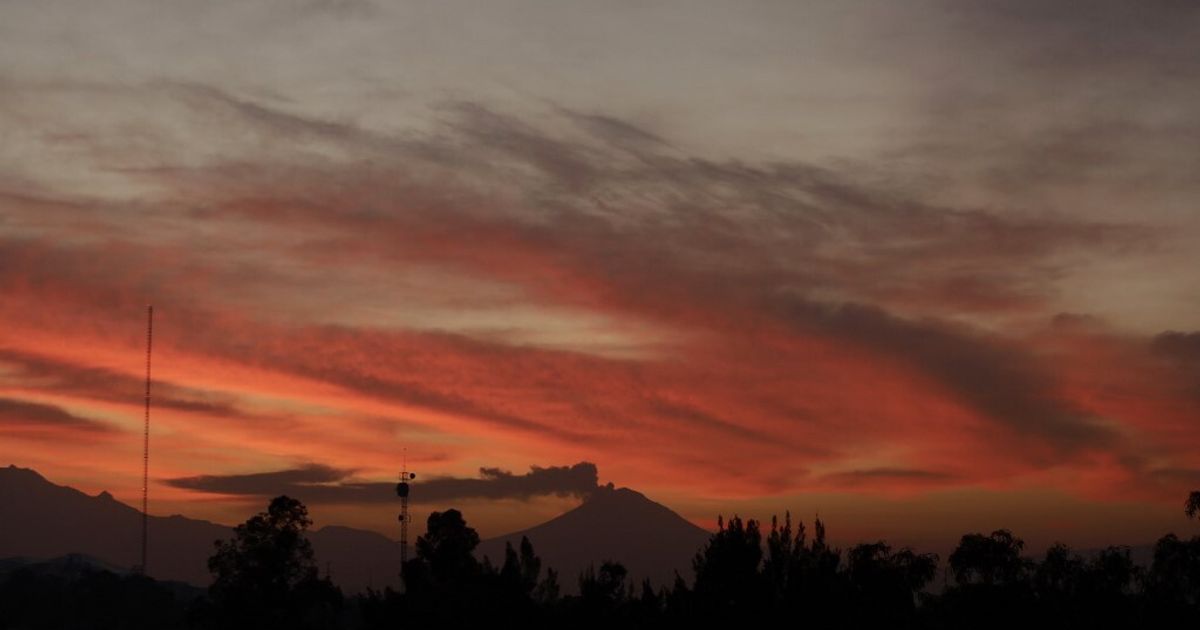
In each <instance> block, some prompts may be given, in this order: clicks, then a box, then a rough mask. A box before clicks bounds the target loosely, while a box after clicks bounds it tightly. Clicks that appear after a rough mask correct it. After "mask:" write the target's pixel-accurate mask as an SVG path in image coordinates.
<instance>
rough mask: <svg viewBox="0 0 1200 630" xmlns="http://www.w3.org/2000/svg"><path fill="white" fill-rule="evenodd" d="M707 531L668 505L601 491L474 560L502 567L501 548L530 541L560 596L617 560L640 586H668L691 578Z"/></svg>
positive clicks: (493, 544) (487, 544) (485, 548)
mask: <svg viewBox="0 0 1200 630" xmlns="http://www.w3.org/2000/svg"><path fill="white" fill-rule="evenodd" d="M709 535H710V534H709V532H707V531H705V530H703V529H701V528H699V527H697V526H695V525H693V524H692V523H690V522H689V521H687V520H686V519H684V518H683V517H682V516H679V515H678V514H676V513H675V512H672V511H671V510H670V509H669V508H667V507H666V506H663V505H661V504H659V503H655V502H654V501H651V500H650V499H647V498H646V497H645V495H643V494H641V493H639V492H635V491H633V490H630V489H629V488H613V486H612V484H609V485H608V486H602V487H600V488H598V489H597V490H596V492H594V493H593V494H592V495H591V496H589V497H588V498H587V499H586V500H585V501H584V502H583V503H582V504H581V505H580V506H579V507H577V508H575V509H573V510H571V511H569V512H566V513H565V514H562V515H561V516H558V517H556V518H554V519H551V520H549V521H547V522H545V523H542V524H541V525H538V526H536V527H531V528H529V529H526V530H523V531H519V532H513V533H511V534H506V535H504V536H498V537H496V538H491V539H488V540H485V541H483V542H482V543H480V545H479V548H478V551H477V552H476V555H477V556H479V557H481V558H482V557H483V556H485V555H486V556H487V557H488V558H490V559H491V561H492V563H493V564H496V565H499V564H501V563H503V562H504V546H505V543H512V545H513V548H517V547H518V546H519V545H520V543H521V537H522V536H527V537H529V542H531V543H533V549H534V551H535V552H536V553H537V555H538V556H540V557H541V559H542V566H543V567H553V568H555V569H556V570H557V571H558V576H559V585H560V586H561V587H562V588H563V590H564V592H568V593H572V592H577V591H578V578H579V574H580V572H582V571H583V570H584V569H585V568H587V566H588V565H592V564H594V565H596V566H597V568H599V564H600V562H602V561H604V560H616V561H619V562H621V564H623V565H625V568H626V569H628V570H629V579H631V580H633V581H634V582H633V583H634V584H640V583H641V581H642V580H643V579H645V578H649V579H650V581H651V583H653V584H655V585H668V586H669V585H670V584H672V583H673V582H674V580H675V572H676V571H678V572H679V575H681V576H683V577H684V578H685V579H690V577H691V574H692V557H693V556H695V554H696V552H697V551H699V550H700V548H701V547H702V546H703V545H704V544H705V543H706V542H707V541H708V539H709Z"/></svg>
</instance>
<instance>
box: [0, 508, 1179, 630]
mask: <svg viewBox="0 0 1200 630" xmlns="http://www.w3.org/2000/svg"><path fill="white" fill-rule="evenodd" d="M309 524H310V521H309V520H308V518H307V512H306V510H305V508H304V506H303V505H302V504H300V503H299V502H298V501H295V500H294V499H289V498H287V497H278V498H276V499H275V500H273V501H272V502H271V505H270V507H269V508H268V510H267V511H266V512H263V513H261V514H259V515H258V516H256V517H254V518H252V519H250V520H248V521H247V522H246V523H244V524H243V525H241V526H239V527H238V528H237V530H236V532H235V536H234V538H233V539H231V540H227V541H217V543H216V545H215V552H214V554H213V556H212V558H210V560H209V569H210V571H211V572H212V574H213V583H212V585H211V586H210V587H209V588H208V589H207V590H202V589H194V588H189V587H187V586H185V585H180V584H175V583H163V582H156V581H154V580H152V579H150V578H147V577H144V576H139V575H118V574H116V573H114V572H112V571H107V570H104V569H100V568H96V567H95V566H93V565H89V564H86V563H82V562H67V563H57V564H55V563H43V564H29V565H26V566H19V567H9V568H5V569H4V570H3V571H2V572H0V628H105V629H121V628H154V629H170V628H268V629H273V628H281V629H297V630H299V629H306V628H389V629H394V628H400V627H413V628H427V627H435V626H437V627H451V628H454V627H466V626H473V627H484V628H487V627H497V626H502V627H517V628H521V627H527V628H528V627H554V628H578V627H582V628H601V627H603V628H630V627H632V628H642V627H644V628H651V627H653V628H658V627H672V626H683V625H690V626H696V625H699V624H711V623H714V622H715V623H723V624H738V625H742V624H753V623H766V622H771V623H779V624H783V625H787V626H791V627H803V626H810V627H820V626H827V627H842V628H1014V627H1060V628H1168V627H1195V624H1196V622H1197V620H1200V536H1195V537H1192V538H1190V539H1183V538H1179V537H1176V536H1175V535H1173V534H1168V535H1167V536H1164V537H1163V538H1161V539H1160V540H1159V541H1158V543H1157V545H1156V546H1155V550H1154V559H1153V563H1152V565H1151V566H1150V567H1149V568H1142V567H1139V566H1136V565H1135V564H1134V563H1133V561H1132V560H1131V558H1130V555H1129V550H1128V549H1127V548H1121V547H1110V548H1108V549H1105V550H1103V551H1101V552H1099V553H1097V554H1092V555H1091V556H1090V557H1086V558H1085V557H1083V556H1081V555H1079V554H1077V553H1075V552H1073V551H1071V550H1070V549H1068V548H1067V547H1065V546H1061V545H1058V546H1055V547H1052V548H1051V549H1049V550H1048V551H1046V552H1045V554H1044V555H1043V556H1041V557H1040V558H1036V559H1034V558H1029V557H1026V556H1025V555H1024V551H1025V550H1024V545H1023V543H1022V541H1021V540H1020V539H1018V538H1016V537H1014V536H1013V535H1012V534H1011V533H1010V532H1008V531H1007V530H999V531H996V532H993V533H991V534H990V535H983V534H967V535H965V536H963V537H962V539H961V540H960V542H959V545H958V547H957V548H956V549H955V550H954V552H953V553H951V554H950V556H949V558H947V562H946V565H947V566H946V568H945V569H944V573H943V572H941V571H939V569H938V567H939V562H938V560H939V559H938V558H937V557H936V556H934V555H932V554H920V553H916V552H913V551H911V550H909V549H899V550H897V549H893V548H891V547H890V546H888V545H887V544H886V543H883V542H878V543H872V544H862V545H858V546H856V547H853V548H850V549H845V550H840V549H834V548H831V547H830V546H829V545H827V544H826V542H825V528H824V525H823V524H822V523H821V522H820V521H817V522H816V523H814V526H813V531H812V533H811V535H810V533H809V532H808V531H807V530H806V528H805V526H804V524H803V523H799V524H795V525H793V523H792V522H791V519H790V518H785V519H784V520H783V521H782V522H778V521H775V520H774V519H773V520H772V523H771V524H770V526H769V527H765V526H760V524H759V523H757V522H755V521H752V520H750V521H742V520H741V519H738V518H733V519H730V520H729V522H728V523H723V524H722V526H721V527H720V529H719V530H718V531H717V532H716V533H714V534H713V535H712V537H711V538H710V539H709V541H708V543H707V544H706V545H705V546H704V548H703V549H701V550H699V551H698V553H697V555H696V558H695V560H694V562H693V567H692V569H693V570H692V572H691V575H688V576H677V577H676V580H675V583H674V584H673V585H672V586H671V587H669V588H667V587H660V588H655V587H653V586H652V585H651V584H649V583H648V582H647V583H642V584H633V583H630V582H629V581H628V580H627V577H626V571H625V569H624V567H622V566H621V565H620V564H616V563H602V564H601V565H600V566H598V567H595V568H594V569H592V570H589V571H585V572H584V574H583V575H580V576H571V578H570V579H572V580H577V584H578V593H579V594H578V595H569V596H564V595H562V594H561V593H560V585H561V584H560V579H561V578H560V576H558V575H557V573H556V572H555V571H554V570H553V569H551V568H544V567H542V566H541V561H540V560H539V558H538V557H537V554H536V551H535V550H534V548H533V546H532V545H531V544H530V543H529V541H528V540H524V541H522V544H521V545H520V546H519V548H517V549H514V548H512V547H509V548H508V549H507V550H506V553H505V557H504V558H503V559H501V560H500V561H499V562H498V563H496V564H494V563H492V562H491V561H489V560H486V559H485V561H484V562H478V561H476V560H475V558H474V556H473V553H472V552H473V550H474V548H475V546H476V545H477V544H478V543H479V537H478V535H477V534H476V533H475V531H474V530H473V529H472V528H470V527H468V526H467V524H466V522H465V520H464V519H463V517H462V515H461V513H459V512H458V511H457V510H448V511H446V512H434V513H433V514H431V515H430V517H429V519H428V522H427V529H426V533H425V534H424V535H423V536H421V537H420V538H419V539H418V541H417V545H416V552H417V557H416V558H414V559H412V560H410V561H409V562H408V564H407V565H406V566H405V578H406V582H407V585H408V587H407V592H405V593H397V592H394V591H391V590H390V589H389V590H386V591H383V592H377V591H369V592H368V593H366V594H364V595H356V596H352V597H345V596H343V594H342V593H341V592H340V591H339V590H338V589H337V588H336V587H335V586H333V584H332V583H331V582H330V580H329V579H328V576H321V575H320V573H319V571H318V569H317V567H318V566H319V565H318V559H316V558H314V557H313V554H312V549H311V546H310V545H309V544H308V541H307V540H306V539H305V536H304V532H305V530H306V528H307V527H308V525H309ZM943 583H944V588H939V589H938V591H939V592H937V593H934V592H930V587H931V585H937V586H942V584H943Z"/></svg>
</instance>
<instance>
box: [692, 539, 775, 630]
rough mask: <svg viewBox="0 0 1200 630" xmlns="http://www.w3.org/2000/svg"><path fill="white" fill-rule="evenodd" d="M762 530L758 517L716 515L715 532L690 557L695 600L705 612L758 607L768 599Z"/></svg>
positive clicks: (717, 613) (720, 613)
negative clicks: (727, 518) (694, 554)
mask: <svg viewBox="0 0 1200 630" xmlns="http://www.w3.org/2000/svg"><path fill="white" fill-rule="evenodd" d="M762 558H763V548H762V532H761V531H759V526H758V521H755V520H754V519H750V520H748V521H745V522H743V521H742V519H741V518H739V517H737V516H734V517H733V518H731V519H729V523H728V524H726V523H725V522H724V520H723V519H722V518H721V517H718V518H717V532H716V533H715V534H713V536H712V538H710V539H709V541H708V543H707V544H706V545H705V546H704V548H703V549H701V550H700V552H698V553H697V554H696V556H695V558H694V559H693V560H692V569H693V570H694V571H695V573H696V582H695V595H696V601H697V604H698V605H699V606H700V607H701V608H702V609H704V610H706V611H707V613H708V614H710V615H712V614H716V615H721V616H725V615H732V614H733V613H734V612H735V611H739V610H751V609H762V608H763V606H764V605H765V604H766V602H767V601H768V599H767V597H768V593H767V592H766V589H765V588H764V584H763V576H762V574H761V573H759V565H760V564H761V563H762Z"/></svg>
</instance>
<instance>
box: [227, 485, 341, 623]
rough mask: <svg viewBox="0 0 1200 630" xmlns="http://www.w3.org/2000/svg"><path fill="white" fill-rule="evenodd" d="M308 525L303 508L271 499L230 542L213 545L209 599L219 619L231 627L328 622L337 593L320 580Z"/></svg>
mask: <svg viewBox="0 0 1200 630" xmlns="http://www.w3.org/2000/svg"><path fill="white" fill-rule="evenodd" d="M310 525H312V521H311V520H310V519H309V518H308V510H307V508H305V507H304V504H303V503H301V502H300V501H297V500H296V499H293V498H291V497H288V496H278V497H275V498H274V499H272V500H271V503H270V505H269V506H268V507H267V511H266V512H260V513H259V514H257V515H256V516H253V517H251V518H250V519H249V520H247V521H246V522H245V523H242V524H241V525H238V526H237V528H235V529H234V536H233V538H232V539H230V540H218V541H216V542H215V546H216V553H214V554H213V555H212V557H210V558H209V559H208V570H209V571H210V572H211V573H212V574H213V578H214V579H213V583H212V585H211V586H210V587H209V595H210V597H211V598H212V601H213V604H214V606H215V607H216V611H217V612H218V614H219V615H221V616H224V617H226V619H225V622H226V623H228V624H233V625H243V626H247V627H248V626H260V627H261V626H262V625H264V624H267V625H274V626H277V627H282V626H283V625H285V624H286V625H290V626H293V627H296V626H300V627H316V626H321V625H327V624H328V623H329V622H331V620H332V617H333V613H334V611H335V610H336V608H337V607H338V606H340V604H341V592H340V591H339V590H338V589H337V587H335V586H334V585H333V584H332V582H330V581H329V578H328V577H325V578H321V577H319V576H318V572H317V563H316V560H315V559H314V557H313V551H312V544H311V543H310V542H309V541H308V539H307V538H306V537H305V535H304V532H305V531H306V530H307V529H308V527H309V526H310Z"/></svg>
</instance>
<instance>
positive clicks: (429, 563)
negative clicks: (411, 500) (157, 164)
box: [405, 509, 482, 586]
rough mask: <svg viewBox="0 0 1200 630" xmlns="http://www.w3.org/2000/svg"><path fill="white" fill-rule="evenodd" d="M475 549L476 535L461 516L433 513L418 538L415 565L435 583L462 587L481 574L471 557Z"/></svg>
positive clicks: (449, 513) (478, 565)
mask: <svg viewBox="0 0 1200 630" xmlns="http://www.w3.org/2000/svg"><path fill="white" fill-rule="evenodd" d="M477 546H479V534H478V533H476V531H475V529H474V528H472V527H467V521H466V519H464V518H463V515H462V512H459V511H458V510H454V509H450V510H446V511H445V512H433V513H431V514H430V515H429V519H428V520H426V521H425V535H424V536H419V537H417V545H416V550H417V557H416V561H417V562H419V563H421V564H423V565H424V568H425V569H426V570H427V571H428V575H429V577H430V578H431V579H432V580H433V582H434V583H436V584H439V585H441V586H455V585H458V586H462V585H463V584H464V583H465V582H467V581H470V580H472V579H473V578H476V577H478V576H479V574H480V573H481V571H482V568H481V566H480V564H479V561H478V560H476V559H475V555H474V552H475V547H477ZM405 571H406V573H407V571H408V567H405Z"/></svg>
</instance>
